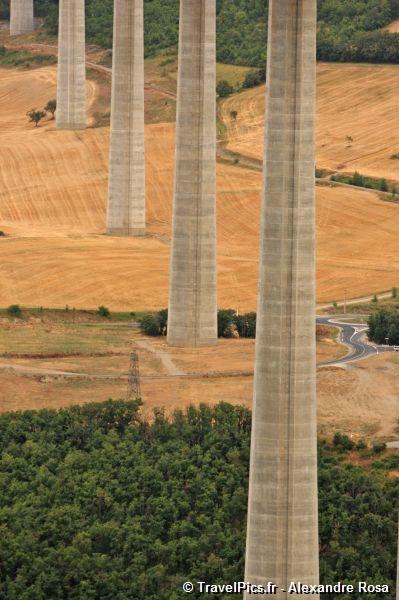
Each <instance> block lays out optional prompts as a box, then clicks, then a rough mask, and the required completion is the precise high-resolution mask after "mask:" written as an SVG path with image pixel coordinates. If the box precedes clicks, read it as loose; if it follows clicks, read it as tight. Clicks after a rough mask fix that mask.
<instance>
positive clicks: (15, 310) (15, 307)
mask: <svg viewBox="0 0 399 600" xmlns="http://www.w3.org/2000/svg"><path fill="white" fill-rule="evenodd" d="M7 314H9V315H10V316H11V317H18V318H20V317H22V310H21V307H20V305H19V304H11V305H10V306H9V307H8V308H7Z"/></svg>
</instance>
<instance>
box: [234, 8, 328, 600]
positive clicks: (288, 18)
mask: <svg viewBox="0 0 399 600" xmlns="http://www.w3.org/2000/svg"><path fill="white" fill-rule="evenodd" d="M268 40H269V42H268V66H267V76H268V85H267V114H266V131H265V162H264V190H263V205H262V222H261V239H262V243H261V262H260V283H259V299H258V323H257V340H256V360H255V380H254V406H253V425H252V443H251V461H250V481H249V504H248V529H247V550H246V574H245V578H246V579H245V580H246V581H250V582H252V583H254V584H261V583H262V584H264V582H265V581H272V582H274V583H275V584H276V585H277V586H279V588H280V590H279V591H278V593H277V595H276V596H275V597H277V598H279V599H281V598H288V594H287V591H283V590H287V586H288V585H289V583H290V582H291V581H301V582H302V583H305V584H313V585H314V584H317V583H318V581H319V567H318V565H319V557H318V554H319V552H318V501H317V428H316V348H315V338H316V336H315V192H314V185H315V151H314V135H315V125H314V121H315V67H316V0H301V1H300V2H298V0H271V1H270V3H269V37H268ZM252 597H255V594H249V593H248V594H246V595H245V598H252ZM256 597H258V596H257V595H256ZM289 597H291V595H290V596H289ZM297 597H298V596H297ZM299 597H300V598H302V597H303V598H305V597H307V596H306V595H305V594H299ZM313 597H315V596H313Z"/></svg>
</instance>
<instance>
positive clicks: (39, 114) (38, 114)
mask: <svg viewBox="0 0 399 600" xmlns="http://www.w3.org/2000/svg"><path fill="white" fill-rule="evenodd" d="M26 116H27V117H28V118H29V122H30V123H34V124H35V127H37V126H38V125H39V123H40V121H41V120H42V119H43V118H44V117H45V116H46V113H45V112H44V111H42V110H36V109H35V108H32V109H31V110H29V111H28V112H27V113H26Z"/></svg>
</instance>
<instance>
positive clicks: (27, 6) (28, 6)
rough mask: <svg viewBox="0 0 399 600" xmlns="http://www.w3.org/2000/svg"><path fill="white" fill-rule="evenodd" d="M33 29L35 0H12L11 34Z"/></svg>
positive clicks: (27, 31)
mask: <svg viewBox="0 0 399 600" xmlns="http://www.w3.org/2000/svg"><path fill="white" fill-rule="evenodd" d="M33 30H34V21H33V0H11V1H10V35H21V34H22V33H30V32H31V31H33Z"/></svg>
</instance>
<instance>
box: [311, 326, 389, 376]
mask: <svg viewBox="0 0 399 600" xmlns="http://www.w3.org/2000/svg"><path fill="white" fill-rule="evenodd" d="M358 317H359V315H336V316H334V317H317V319H316V322H317V324H318V325H331V326H332V327H337V328H338V329H339V330H340V334H339V336H340V337H339V341H340V342H341V343H342V344H345V346H347V347H348V354H347V355H346V356H343V357H342V358H339V359H337V360H334V361H331V362H326V363H320V364H319V365H317V366H318V367H331V366H336V365H342V364H345V363H349V362H356V361H358V360H363V359H365V358H369V357H370V356H374V355H375V354H382V353H383V352H394V351H395V350H394V348H393V347H392V346H379V345H378V344H374V343H373V342H369V341H368V339H367V336H366V332H367V329H368V328H367V325H364V323H345V322H344V321H342V319H348V318H349V319H356V318H358Z"/></svg>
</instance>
